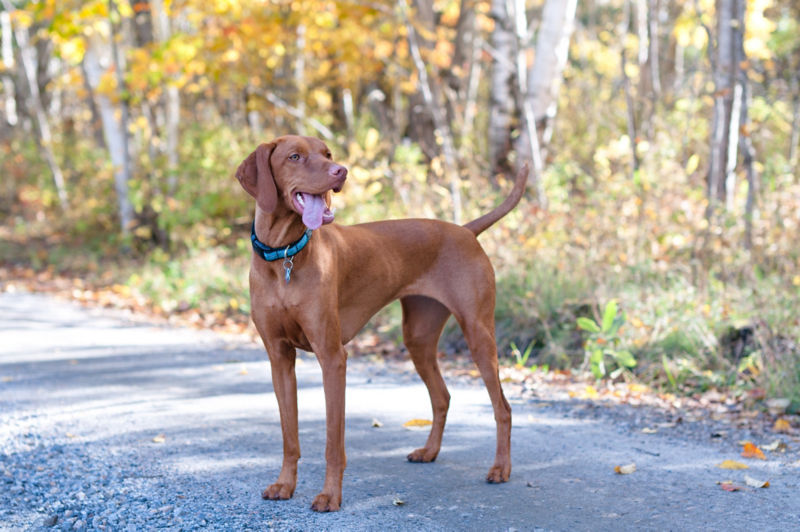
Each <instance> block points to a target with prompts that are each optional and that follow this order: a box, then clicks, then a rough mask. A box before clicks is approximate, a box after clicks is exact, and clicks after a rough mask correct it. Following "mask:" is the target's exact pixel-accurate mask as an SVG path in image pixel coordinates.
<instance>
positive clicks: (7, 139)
mask: <svg viewBox="0 0 800 532" xmlns="http://www.w3.org/2000/svg"><path fill="white" fill-rule="evenodd" d="M0 8H2V12H0V22H1V23H2V25H1V27H0V30H1V36H2V69H0V81H1V82H2V94H1V95H0V98H2V100H3V103H2V111H1V112H0V114H2V121H0V172H1V175H2V181H1V182H0V216H2V220H3V225H2V227H0V279H2V280H5V281H9V280H12V279H13V280H17V281H20V280H22V281H26V282H29V283H31V284H32V285H34V287H38V288H46V287H50V288H52V287H57V288H58V289H60V290H62V291H65V292H66V293H68V294H69V295H71V296H73V297H76V298H79V299H87V298H91V299H95V300H98V301H99V302H100V303H101V304H107V305H125V306H133V307H136V308H147V309H149V310H150V311H152V312H156V313H160V314H163V315H166V316H170V317H182V319H184V320H185V321H189V322H193V323H196V324H198V325H200V326H209V327H210V326H222V327H227V328H234V329H239V330H244V329H246V328H247V323H248V313H249V300H248V295H247V287H246V282H247V281H246V278H247V274H246V272H247V268H248V261H249V245H250V244H249V226H250V223H251V217H252V202H251V201H250V198H249V197H248V196H247V195H246V194H245V193H244V192H243V191H242V190H241V189H240V187H239V186H238V184H237V183H236V181H235V180H234V179H233V172H234V170H235V168H236V167H237V166H238V164H239V162H240V161H241V160H242V159H243V158H244V157H245V156H246V155H247V154H249V153H250V152H251V151H252V150H253V148H254V147H255V146H256V145H257V143H259V142H262V141H266V140H269V139H271V138H273V137H275V136H278V135H280V134H284V133H290V132H291V133H301V134H309V135H314V136H318V137H320V138H322V139H323V140H325V141H326V142H327V143H328V145H329V146H330V147H331V149H332V151H333V152H334V158H335V159H336V160H338V161H340V162H342V163H343V164H346V165H347V166H348V167H349V169H350V174H349V178H348V182H347V185H346V187H345V190H344V192H343V193H342V194H338V195H335V196H334V206H335V207H336V208H337V209H338V210H337V214H336V216H337V220H338V221H339V222H340V223H347V224H349V223H357V222H362V221H371V220H375V219H383V218H393V217H408V216H423V217H436V218H441V219H446V220H451V221H456V222H464V221H467V220H469V219H472V218H473V217H476V216H477V215H479V214H480V213H483V212H486V211H487V210H489V209H490V208H491V207H492V206H493V205H495V204H496V203H497V202H499V201H500V200H501V198H502V197H504V196H505V194H506V193H507V191H508V189H509V188H510V180H509V179H508V178H509V176H510V175H512V174H513V172H514V169H515V168H516V166H517V165H518V164H519V163H520V162H521V161H523V160H532V161H533V165H532V166H533V171H532V172H531V176H530V186H529V188H528V194H527V198H526V199H524V200H523V203H522V204H521V205H520V206H519V207H518V208H517V209H516V210H515V211H514V212H513V213H512V214H511V215H509V216H508V217H507V218H506V219H504V221H503V222H502V223H500V224H497V225H496V226H495V227H493V228H492V229H491V230H490V231H488V232H487V233H486V234H485V235H484V236H482V237H481V242H482V244H483V245H484V247H485V248H486V249H487V251H488V253H489V255H490V256H491V257H492V260H493V262H494V265H495V269H496V272H497V278H498V297H497V336H498V343H499V346H500V349H501V354H503V355H505V356H507V357H509V360H510V361H512V362H514V361H515V362H517V363H518V364H519V365H522V366H526V367H530V368H532V369H534V370H535V371H548V370H550V371H554V370H556V369H564V368H580V369H583V370H586V371H591V372H592V373H594V375H595V377H597V378H599V379H640V380H643V381H645V382H647V383H648V384H651V385H653V386H655V387H657V388H660V389H664V390H671V391H678V392H684V393H693V392H697V391H702V390H708V389H725V390H728V391H732V392H733V393H734V394H749V395H750V396H752V397H756V398H786V399H788V400H789V401H790V407H789V408H790V410H794V411H798V410H800V316H798V308H800V305H799V303H800V238H798V226H799V225H800V178H798V175H800V174H799V170H800V167H799V165H800V161H799V157H798V149H800V138H799V137H800V28H798V18H799V17H800V2H797V1H783V2H777V1H774V0H716V1H714V0H582V1H580V2H579V1H577V0H546V1H545V0H528V1H525V0H491V1H489V0H436V1H434V2H432V3H431V2H425V1H422V0H416V1H412V0H396V1H393V0H373V1H370V2H352V1H347V0H293V1H289V0H272V1H267V0H241V1H236V0H204V1H202V2H201V1H197V0H58V1H56V0H37V1H30V2H22V1H15V0H2V4H1V5H0ZM398 325H399V312H398V308H397V307H396V306H392V307H389V308H388V309H387V310H386V311H384V312H382V313H381V314H380V315H379V316H378V317H377V318H376V319H375V320H374V321H373V322H372V324H371V325H370V330H371V334H372V336H371V337H376V338H383V339H388V340H391V341H397V340H400V332H399V326H398ZM458 338H459V336H458V334H457V332H456V330H455V329H448V332H446V338H445V341H444V342H443V344H442V348H443V350H445V351H453V350H460V349H463V345H462V344H460V343H459V339H458Z"/></svg>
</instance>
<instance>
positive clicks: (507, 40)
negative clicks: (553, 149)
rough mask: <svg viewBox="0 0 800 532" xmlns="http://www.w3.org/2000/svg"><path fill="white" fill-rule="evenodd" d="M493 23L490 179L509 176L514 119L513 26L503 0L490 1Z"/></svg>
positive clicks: (490, 98) (489, 132) (489, 142)
mask: <svg viewBox="0 0 800 532" xmlns="http://www.w3.org/2000/svg"><path fill="white" fill-rule="evenodd" d="M489 14H490V16H491V17H492V19H494V30H493V31H492V36H491V51H492V72H491V81H490V84H491V87H490V91H489V130H488V135H489V139H488V144H489V154H488V156H489V170H490V175H491V176H493V177H494V176H495V175H496V174H498V173H510V171H511V168H510V167H509V166H508V152H509V151H510V150H511V121H512V118H513V115H514V97H513V83H514V64H513V61H512V59H511V58H512V57H514V42H515V41H516V37H515V36H514V24H513V21H512V19H511V16H510V13H509V11H508V6H507V3H506V0H492V8H491V11H490V13H489Z"/></svg>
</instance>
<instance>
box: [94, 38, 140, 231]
mask: <svg viewBox="0 0 800 532" xmlns="http://www.w3.org/2000/svg"><path fill="white" fill-rule="evenodd" d="M111 64H112V58H111V53H110V50H109V47H108V45H107V44H106V43H105V42H102V40H101V39H100V37H99V35H97V32H94V33H93V35H92V36H91V37H89V38H87V43H86V53H85V54H84V57H83V71H84V72H85V74H86V82H87V86H88V87H89V88H90V89H91V90H92V93H93V95H94V99H95V101H96V103H97V108H98V111H99V113H100V119H101V122H102V124H103V136H104V137H105V141H106V146H107V147H108V153H109V155H110V157H111V163H112V164H113V165H114V189H115V191H116V193H117V210H118V213H119V221H120V228H121V231H122V234H123V235H127V234H128V233H129V231H130V227H131V225H132V223H133V219H134V210H133V204H132V203H131V200H130V196H129V190H128V182H129V181H130V178H131V167H130V158H129V155H128V152H127V150H128V132H127V129H126V127H127V126H126V124H125V121H124V120H123V118H124V115H123V113H122V110H121V109H118V108H117V106H115V105H114V103H113V102H112V101H111V98H110V97H109V96H108V95H107V94H105V93H104V92H103V91H98V87H99V85H100V79H101V77H102V76H103V74H104V73H105V72H106V71H107V70H109V69H110V68H111Z"/></svg>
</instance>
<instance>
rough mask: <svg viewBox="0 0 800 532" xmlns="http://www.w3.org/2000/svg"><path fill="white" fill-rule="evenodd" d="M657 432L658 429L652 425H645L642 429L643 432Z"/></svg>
mask: <svg viewBox="0 0 800 532" xmlns="http://www.w3.org/2000/svg"><path fill="white" fill-rule="evenodd" d="M656 432H658V429H654V428H651V427H645V428H643V429H642V434H655V433H656Z"/></svg>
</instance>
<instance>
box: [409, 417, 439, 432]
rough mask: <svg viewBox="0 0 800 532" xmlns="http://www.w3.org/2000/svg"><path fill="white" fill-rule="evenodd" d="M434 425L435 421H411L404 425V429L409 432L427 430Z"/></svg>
mask: <svg viewBox="0 0 800 532" xmlns="http://www.w3.org/2000/svg"><path fill="white" fill-rule="evenodd" d="M431 425H433V421H430V420H428V419H409V420H408V421H406V422H405V423H403V428H405V429H408V430H426V429H427V428H428V427H430V426H431Z"/></svg>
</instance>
